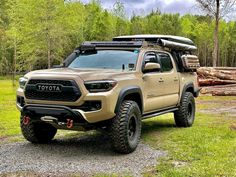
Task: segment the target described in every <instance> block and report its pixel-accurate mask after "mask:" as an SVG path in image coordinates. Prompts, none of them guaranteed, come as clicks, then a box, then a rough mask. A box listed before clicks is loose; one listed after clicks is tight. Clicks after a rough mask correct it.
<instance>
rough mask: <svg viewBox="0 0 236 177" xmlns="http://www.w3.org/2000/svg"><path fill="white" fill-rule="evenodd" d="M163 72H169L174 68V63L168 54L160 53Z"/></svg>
mask: <svg viewBox="0 0 236 177" xmlns="http://www.w3.org/2000/svg"><path fill="white" fill-rule="evenodd" d="M158 56H159V57H160V64H161V69H162V72H169V71H171V70H172V69H173V63H172V60H171V58H170V56H169V55H168V54H165V53H159V54H158Z"/></svg>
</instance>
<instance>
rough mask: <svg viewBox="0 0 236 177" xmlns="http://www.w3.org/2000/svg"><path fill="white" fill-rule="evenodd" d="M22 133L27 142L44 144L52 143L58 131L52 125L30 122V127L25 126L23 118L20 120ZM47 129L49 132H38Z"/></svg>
mask: <svg viewBox="0 0 236 177" xmlns="http://www.w3.org/2000/svg"><path fill="white" fill-rule="evenodd" d="M20 125H21V132H22V134H23V136H24V137H25V139H26V140H28V141H29V142H31V143H35V144H43V143H48V142H50V141H51V140H52V139H53V138H54V136H55V135H56V132H57V129H56V128H55V127H53V126H52V125H50V124H47V123H44V122H29V124H28V125H24V124H23V116H21V118H20ZM40 127H42V128H44V129H45V128H46V130H47V132H46V133H42V132H39V131H38V130H39V129H40Z"/></svg>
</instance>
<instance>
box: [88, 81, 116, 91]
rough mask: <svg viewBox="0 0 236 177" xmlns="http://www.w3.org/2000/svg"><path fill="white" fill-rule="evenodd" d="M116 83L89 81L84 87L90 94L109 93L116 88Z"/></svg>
mask: <svg viewBox="0 0 236 177" xmlns="http://www.w3.org/2000/svg"><path fill="white" fill-rule="evenodd" d="M116 83H117V82H116V81H113V80H104V81H88V82H85V83H84V85H85V87H86V88H87V90H88V91H89V92H92V93H95V92H107V91H110V90H111V89H112V88H114V87H115V86H116Z"/></svg>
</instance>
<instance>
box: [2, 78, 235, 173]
mask: <svg viewBox="0 0 236 177" xmlns="http://www.w3.org/2000/svg"><path fill="white" fill-rule="evenodd" d="M15 92H16V88H13V87H12V83H11V81H10V80H4V79H2V80H0V139H2V138H12V137H13V138H12V139H11V141H15V140H18V139H17V137H18V135H20V128H19V127H20V126H19V116H20V113H19V111H17V109H16V106H15ZM232 99H236V98H235V97H210V96H204V97H200V98H199V99H198V100H199V101H200V102H201V101H207V103H205V104H203V103H202V104H201V105H198V110H201V109H206V108H208V107H209V108H210V107H211V105H210V103H209V102H208V101H212V102H213V103H215V104H214V106H221V104H218V103H216V102H217V101H219V102H221V101H222V102H227V101H228V100H232ZM231 125H236V118H235V117H233V118H231V119H228V117H227V113H226V114H214V115H210V114H203V113H199V112H198V113H197V115H196V120H195V123H194V126H193V127H191V128H176V127H175V126H174V120H173V115H172V114H167V115H163V116H160V117H158V118H153V119H149V120H146V121H144V123H143V130H142V131H143V132H142V141H144V142H145V143H147V144H149V145H150V146H152V147H153V148H155V149H160V150H164V151H166V152H167V155H166V156H165V157H163V158H162V159H161V162H160V163H158V165H157V166H156V167H155V168H154V169H151V171H144V173H143V174H144V176H161V177H162V176H171V177H172V176H174V177H175V176H176V177H178V176H179V177H182V176H206V177H211V176H230V177H231V176H236V168H235V167H236V131H235V130H233V129H230V126H231ZM64 135H66V136H65V138H70V136H74V135H75V136H77V133H73V132H70V133H68V134H64V133H61V132H59V136H64ZM67 135H68V136H67ZM104 175H105V174H104ZM105 176H106V175H105Z"/></svg>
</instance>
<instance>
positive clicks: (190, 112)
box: [188, 103, 193, 119]
mask: <svg viewBox="0 0 236 177" xmlns="http://www.w3.org/2000/svg"><path fill="white" fill-rule="evenodd" d="M192 115H193V106H192V104H191V103H189V104H188V118H189V119H191V117H192Z"/></svg>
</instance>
